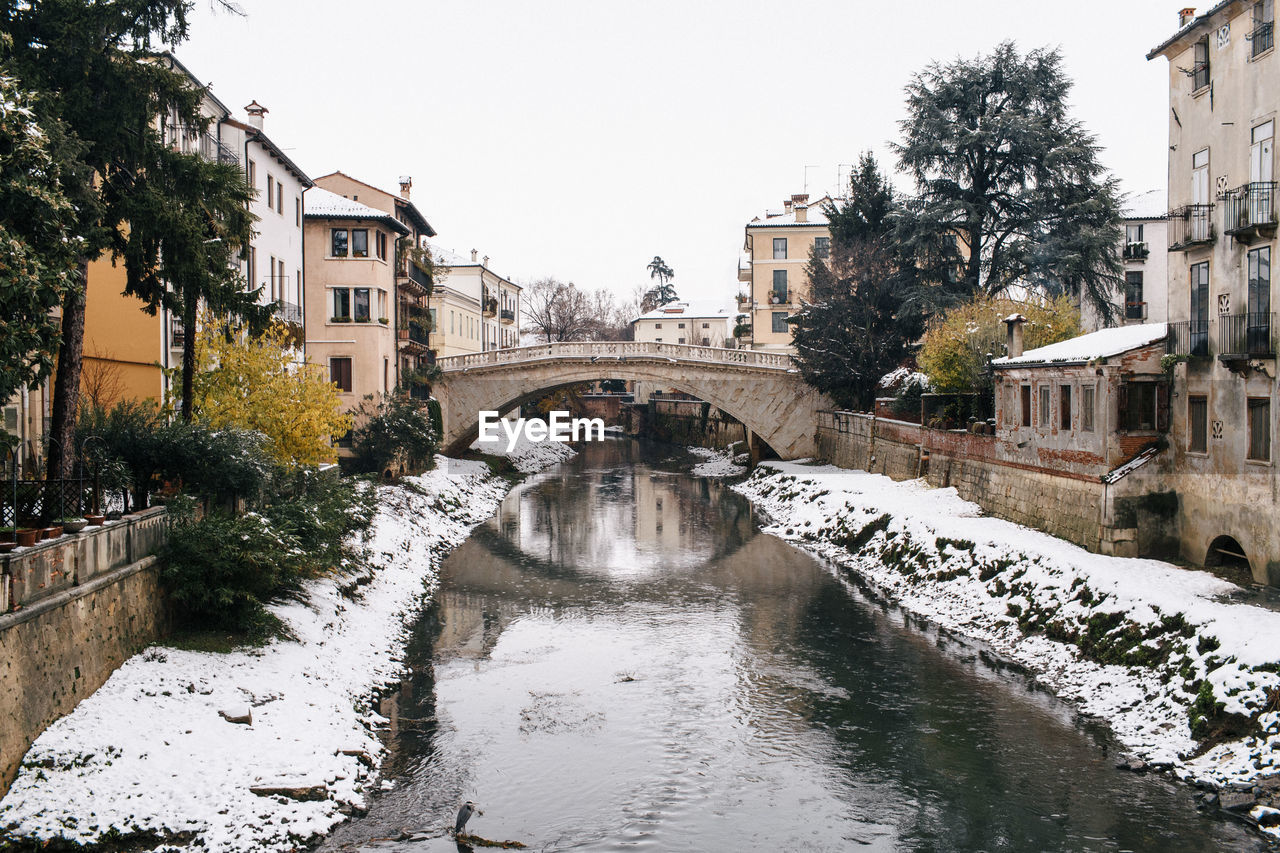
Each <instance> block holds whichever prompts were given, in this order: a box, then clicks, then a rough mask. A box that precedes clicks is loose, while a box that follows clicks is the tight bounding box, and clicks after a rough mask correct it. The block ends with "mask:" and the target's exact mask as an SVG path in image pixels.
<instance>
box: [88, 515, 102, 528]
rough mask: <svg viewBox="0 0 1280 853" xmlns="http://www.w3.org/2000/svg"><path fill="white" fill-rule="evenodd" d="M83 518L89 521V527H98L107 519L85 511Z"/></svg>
mask: <svg viewBox="0 0 1280 853" xmlns="http://www.w3.org/2000/svg"><path fill="white" fill-rule="evenodd" d="M84 520H85V521H86V522H88V523H89V526H90V527H100V526H101V525H102V524H103V522H105V521H106V520H107V517H106V516H105V515H97V514H95V513H85V516H84Z"/></svg>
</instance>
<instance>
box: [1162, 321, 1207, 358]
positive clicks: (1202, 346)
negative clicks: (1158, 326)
mask: <svg viewBox="0 0 1280 853" xmlns="http://www.w3.org/2000/svg"><path fill="white" fill-rule="evenodd" d="M1168 326H1169V337H1168V338H1167V339H1166V342H1165V352H1167V353H1168V354H1169V355H1186V356H1191V357H1192V358H1204V357H1206V356H1208V355H1209V326H1208V324H1207V323H1203V322H1195V323H1192V322H1191V321H1189V320H1182V321H1181V322H1176V323H1169V324H1168Z"/></svg>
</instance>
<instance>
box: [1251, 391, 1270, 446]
mask: <svg viewBox="0 0 1280 853" xmlns="http://www.w3.org/2000/svg"><path fill="white" fill-rule="evenodd" d="M1249 458H1250V459H1252V460H1253V461H1255V462H1270V461H1271V401H1270V400H1269V399H1267V398H1266V397H1250V398H1249Z"/></svg>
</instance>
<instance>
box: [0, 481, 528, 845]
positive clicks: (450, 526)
mask: <svg viewBox="0 0 1280 853" xmlns="http://www.w3.org/2000/svg"><path fill="white" fill-rule="evenodd" d="M526 458H527V457H526ZM437 463H438V464H437V467H436V469H435V470H432V471H429V472H427V473H426V474H424V475H422V476H420V477H410V478H407V481H406V482H407V485H405V486H401V487H383V488H382V490H381V506H380V508H379V512H378V515H377V518H376V519H375V521H374V524H373V526H372V529H371V536H370V538H369V540H368V541H367V543H366V546H365V548H366V552H365V556H366V564H367V565H368V566H369V567H370V569H371V571H370V572H369V573H368V574H367V575H364V576H361V577H359V578H358V579H357V578H352V577H339V578H333V579H325V580H320V581H316V582H313V583H311V584H310V585H309V586H308V587H307V588H306V590H305V595H304V596H303V597H304V599H305V601H304V602H302V603H289V604H282V605H279V606H276V607H273V608H272V610H273V611H274V612H275V613H276V614H277V615H278V616H279V617H280V618H281V619H283V620H284V621H285V622H286V623H287V624H288V626H289V628H290V629H291V630H292V631H293V632H294V634H295V635H296V637H297V642H279V641H277V642H273V643H271V644H270V645H268V646H266V647H264V648H259V649H247V650H245V651H238V652H233V653H230V654H211V653H202V652H189V651H180V650H176V649H165V648H161V647H152V648H151V649H149V650H148V651H146V652H144V653H143V654H140V655H137V656H135V657H133V658H131V659H130V660H128V661H127V662H126V663H125V664H124V665H123V666H122V667H120V669H119V670H117V671H116V672H115V674H113V675H112V676H111V678H110V679H109V680H108V681H107V683H106V684H105V685H103V687H102V688H101V689H99V690H98V691H97V692H96V693H94V694H93V695H92V696H90V697H89V698H87V699H85V700H84V701H83V702H81V703H80V705H79V707H77V708H76V710H75V711H74V712H72V713H71V714H70V715H68V716H66V717H63V718H62V719H61V720H59V721H58V722H56V723H54V724H53V725H52V726H50V727H49V729H48V730H47V731H45V733H44V734H43V735H41V736H40V737H39V738H38V739H37V740H36V742H35V744H34V745H33V746H32V748H31V750H30V751H29V752H28V754H27V756H26V759H25V761H24V764H23V767H22V769H21V771H20V772H19V775H18V778H17V780H16V781H15V782H14V784H13V787H12V788H11V789H10V791H9V793H8V795H7V796H6V797H5V798H4V800H3V801H0V826H3V827H5V828H6V829H8V830H9V831H10V832H12V833H13V834H14V835H15V836H19V837H34V838H38V839H48V838H53V837H64V838H68V839H73V840H77V841H79V842H81V843H89V842H92V841H94V840H97V839H99V838H101V837H102V836H103V834H104V833H109V832H111V831H115V832H118V833H120V834H122V835H126V836H127V835H131V834H138V835H154V836H156V837H157V839H163V840H169V841H174V842H178V843H181V842H182V841H183V840H184V839H185V838H186V837H187V835H188V834H189V835H193V836H195V837H198V838H199V839H200V842H201V843H202V845H203V849H205V850H207V851H211V853H216V851H226V853H234V851H245V850H262V851H275V850H293V849H296V847H297V846H298V844H299V843H300V842H301V841H303V840H305V839H308V838H311V837H312V836H314V835H316V834H317V833H323V832H325V831H327V830H329V829H330V828H331V827H333V826H334V825H335V824H337V823H339V822H341V821H342V820H343V819H344V818H345V815H346V814H347V813H349V812H351V811H352V810H353V809H358V808H361V807H363V805H364V801H365V792H366V791H368V790H369V788H370V786H371V785H372V784H373V781H372V777H373V776H374V775H375V768H376V767H377V765H378V763H379V762H380V760H381V757H382V753H383V748H382V745H381V743H380V741H379V739H378V736H377V734H376V732H375V728H376V727H377V726H378V725H379V724H381V723H382V722H384V721H383V720H382V718H380V717H379V715H378V714H377V713H376V712H375V711H374V710H373V709H372V708H371V707H370V700H371V698H372V697H373V695H374V693H375V691H377V690H378V689H379V688H381V687H383V686H386V685H389V684H393V683H394V682H395V681H396V680H397V678H398V675H399V671H400V666H401V654H402V653H403V648H404V631H405V629H406V624H407V622H408V621H409V620H410V619H411V618H412V616H413V615H414V614H415V613H416V612H417V610H418V608H420V607H421V606H422V605H423V603H424V600H425V598H424V592H427V591H429V590H430V589H432V588H433V587H434V585H435V582H436V569H437V566H438V565H439V563H440V561H441V560H442V559H443V557H444V555H445V554H446V553H447V552H448V551H449V550H450V549H452V548H453V547H454V546H456V545H457V544H458V543H460V542H462V540H463V539H465V538H466V537H467V536H468V535H469V533H470V531H471V528H472V527H473V526H474V525H476V524H477V523H479V522H481V521H483V520H484V519H485V518H487V517H489V516H490V515H492V514H493V512H494V510H495V509H496V508H497V505H498V503H499V502H500V501H501V499H502V497H503V495H504V494H505V493H506V488H507V486H506V483H505V482H503V481H501V480H499V479H495V478H493V477H492V476H490V474H489V471H488V467H487V466H486V465H484V464H483V463H482V462H466V461H458V460H454V459H447V458H445V457H437ZM246 711H247V712H249V713H251V714H252V724H251V725H241V724H237V723H233V722H229V721H227V720H226V719H224V718H223V716H221V713H220V712H225V713H227V714H229V715H231V716H236V715H240V714H244V713H246ZM313 786H314V788H313ZM253 787H265V788H296V789H303V790H302V791H300V792H295V793H294V796H298V795H299V794H301V795H305V796H313V797H314V799H308V800H306V801H298V800H297V799H292V798H290V797H287V796H281V795H266V796H263V795H258V794H255V793H253V792H252V791H251V790H250V789H251V788H253ZM307 789H311V790H307ZM150 843H158V841H153V842H150ZM131 849H133V848H131ZM160 849H169V848H166V847H161V848H160ZM184 849H185V848H184Z"/></svg>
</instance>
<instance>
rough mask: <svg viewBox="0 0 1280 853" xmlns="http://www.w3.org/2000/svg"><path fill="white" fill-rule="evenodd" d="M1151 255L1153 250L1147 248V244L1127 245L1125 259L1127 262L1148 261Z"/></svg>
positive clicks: (1125, 245) (1125, 246)
mask: <svg viewBox="0 0 1280 853" xmlns="http://www.w3.org/2000/svg"><path fill="white" fill-rule="evenodd" d="M1150 254H1151V250H1150V249H1149V248H1147V244H1146V243H1125V244H1124V259H1125V260H1126V261H1142V260H1146V258H1147V256H1148V255H1150Z"/></svg>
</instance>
